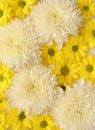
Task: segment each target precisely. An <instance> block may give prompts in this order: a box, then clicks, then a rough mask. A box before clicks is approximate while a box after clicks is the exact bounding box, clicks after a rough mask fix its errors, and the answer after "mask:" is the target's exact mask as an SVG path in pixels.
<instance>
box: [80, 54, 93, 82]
mask: <svg viewBox="0 0 95 130" xmlns="http://www.w3.org/2000/svg"><path fill="white" fill-rule="evenodd" d="M78 74H79V76H80V77H83V78H84V79H85V80H91V81H92V82H93V83H95V56H93V55H88V56H87V57H85V58H83V59H82V61H81V62H80V64H79V72H78Z"/></svg>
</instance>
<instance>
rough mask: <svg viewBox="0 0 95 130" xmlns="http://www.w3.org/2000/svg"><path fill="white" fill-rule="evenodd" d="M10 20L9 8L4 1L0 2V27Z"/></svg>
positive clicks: (0, 0)
mask: <svg viewBox="0 0 95 130" xmlns="http://www.w3.org/2000/svg"><path fill="white" fill-rule="evenodd" d="M11 19H12V13H11V7H10V6H9V5H8V3H7V2H6V1H5V0H0V25H5V24H6V23H8V22H9V21H10V20H11Z"/></svg>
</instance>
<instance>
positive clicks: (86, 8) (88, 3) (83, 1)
mask: <svg viewBox="0 0 95 130" xmlns="http://www.w3.org/2000/svg"><path fill="white" fill-rule="evenodd" d="M78 5H79V7H80V9H81V11H82V14H83V15H84V16H85V17H86V18H89V17H91V16H93V15H94V14H95V12H94V10H95V2H94V1H93V0H78Z"/></svg>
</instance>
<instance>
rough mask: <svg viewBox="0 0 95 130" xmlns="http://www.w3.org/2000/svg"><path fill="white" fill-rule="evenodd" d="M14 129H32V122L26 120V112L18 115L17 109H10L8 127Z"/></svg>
mask: <svg viewBox="0 0 95 130" xmlns="http://www.w3.org/2000/svg"><path fill="white" fill-rule="evenodd" d="M10 126H11V127H12V130H28V128H31V127H32V122H31V121H30V120H29V119H27V118H26V115H25V112H24V111H22V112H20V113H18V109H17V108H12V109H10V113H9V115H8V116H7V125H6V127H7V128H8V127H10Z"/></svg>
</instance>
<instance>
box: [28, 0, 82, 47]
mask: <svg viewBox="0 0 95 130" xmlns="http://www.w3.org/2000/svg"><path fill="white" fill-rule="evenodd" d="M80 13H81V12H80V10H79V9H78V7H77V6H76V1H75V0H42V1H41V2H39V3H38V4H37V5H36V6H34V8H33V10H32V13H31V15H30V18H31V20H32V22H33V24H34V25H35V30H36V32H37V34H38V35H39V37H40V39H41V40H42V42H46V43H51V41H52V40H53V39H54V40H55V41H56V42H57V44H58V47H59V48H61V47H62V45H63V42H65V41H67V39H68V35H69V34H70V35H74V34H77V33H78V29H79V27H80V25H81V22H82V17H81V16H80Z"/></svg>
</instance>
